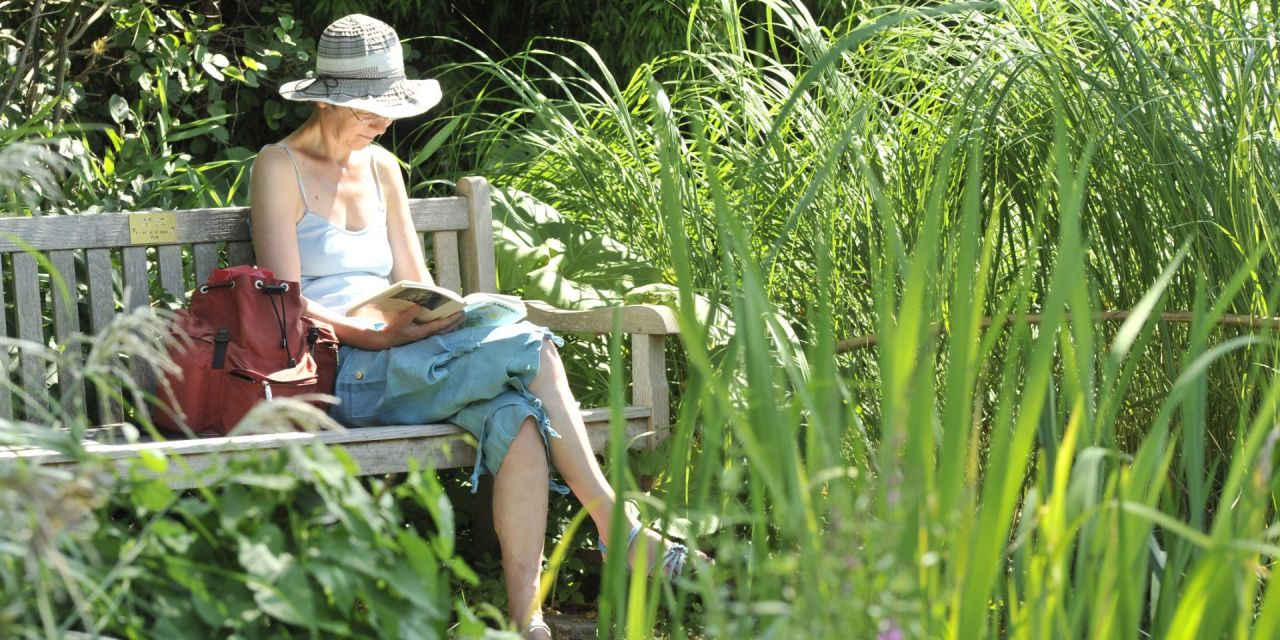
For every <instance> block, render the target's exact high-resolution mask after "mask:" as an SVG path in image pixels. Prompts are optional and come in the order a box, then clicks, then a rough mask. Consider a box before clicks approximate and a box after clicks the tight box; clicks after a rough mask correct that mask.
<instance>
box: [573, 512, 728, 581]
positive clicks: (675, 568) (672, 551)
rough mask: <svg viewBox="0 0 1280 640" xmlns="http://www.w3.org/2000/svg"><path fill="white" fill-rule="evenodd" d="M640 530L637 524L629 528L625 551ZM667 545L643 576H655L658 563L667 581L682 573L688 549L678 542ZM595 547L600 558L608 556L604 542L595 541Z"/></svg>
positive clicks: (629, 565) (628, 567) (629, 563)
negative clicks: (664, 551) (598, 551)
mask: <svg viewBox="0 0 1280 640" xmlns="http://www.w3.org/2000/svg"><path fill="white" fill-rule="evenodd" d="M642 528H643V525H639V524H637V525H636V526H634V527H632V528H631V533H628V534H627V546H626V548H627V549H630V548H631V544H632V543H634V542H635V540H636V536H638V535H640V531H641V529H642ZM669 545H670V546H668V547H667V551H666V553H664V554H662V557H661V558H654V559H653V560H652V561H651V562H650V563H649V570H648V571H647V572H646V573H645V575H648V576H653V575H655V574H654V570H655V569H657V568H658V563H659V562H661V563H662V576H663V577H664V578H666V579H668V580H670V579H672V578H675V577H679V576H680V575H682V574H683V573H684V564H685V559H686V558H687V557H688V556H689V548H688V547H686V546H684V545H682V544H680V543H678V542H669ZM596 547H597V548H599V549H600V557H601V558H604V557H605V556H606V555H607V554H608V550H607V549H605V546H604V540H597V541H596ZM704 557H705V556H704ZM631 568H632V567H631V559H630V558H628V559H627V569H628V570H630V569H631Z"/></svg>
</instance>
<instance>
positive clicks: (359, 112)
mask: <svg viewBox="0 0 1280 640" xmlns="http://www.w3.org/2000/svg"><path fill="white" fill-rule="evenodd" d="M347 108H348V109H350V110H351V115H354V116H355V117H356V120H359V121H360V122H373V121H374V120H386V121H387V122H391V121H393V120H395V118H388V117H386V116H380V115H378V114H376V113H373V112H372V111H365V110H363V109H356V108H355V107H347Z"/></svg>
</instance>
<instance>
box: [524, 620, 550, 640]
mask: <svg viewBox="0 0 1280 640" xmlns="http://www.w3.org/2000/svg"><path fill="white" fill-rule="evenodd" d="M520 637H521V638H530V639H532V638H536V639H537V640H542V639H543V638H546V639H547V640H551V637H552V636H551V627H549V626H547V623H546V622H544V621H543V620H542V619H541V618H539V619H537V620H533V621H532V622H530V623H529V626H527V627H525V628H524V633H521V634H520Z"/></svg>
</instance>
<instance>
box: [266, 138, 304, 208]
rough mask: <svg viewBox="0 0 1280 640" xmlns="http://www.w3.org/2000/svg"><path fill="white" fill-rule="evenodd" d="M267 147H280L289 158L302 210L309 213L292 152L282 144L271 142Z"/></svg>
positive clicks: (300, 177)
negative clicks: (300, 197)
mask: <svg viewBox="0 0 1280 640" xmlns="http://www.w3.org/2000/svg"><path fill="white" fill-rule="evenodd" d="M267 146H268V147H280V148H281V149H284V152H285V154H287V155H288V156H289V163H290V164H292V165H293V175H294V176H296V177H297V178H298V191H300V192H302V210H303V211H310V210H311V203H310V202H309V201H308V200H307V188H306V187H304V186H302V172H301V171H299V170H298V161H297V160H294V159H293V151H291V150H290V149H289V147H286V146H285V145H284V143H282V142H272V143H271V144H268V145H267Z"/></svg>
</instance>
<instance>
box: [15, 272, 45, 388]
mask: <svg viewBox="0 0 1280 640" xmlns="http://www.w3.org/2000/svg"><path fill="white" fill-rule="evenodd" d="M13 288H14V291H13V306H14V310H15V314H14V315H15V316H16V320H17V321H18V338H20V339H22V340H26V341H28V342H34V343H36V344H44V332H43V329H42V327H41V324H42V323H41V313H40V310H41V308H42V306H43V305H41V304H40V275H39V273H38V272H37V271H36V259H35V257H34V256H31V255H29V254H25V253H24V254H14V256H13ZM19 360H20V361H21V365H20V368H21V369H22V388H23V390H24V391H26V392H27V393H28V394H34V395H32V397H34V398H40V397H43V395H44V363H43V362H42V361H41V360H40V359H39V358H38V357H37V356H36V355H34V354H31V353H30V352H27V351H24V352H23V353H22V357H21V358H20V359H19Z"/></svg>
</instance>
